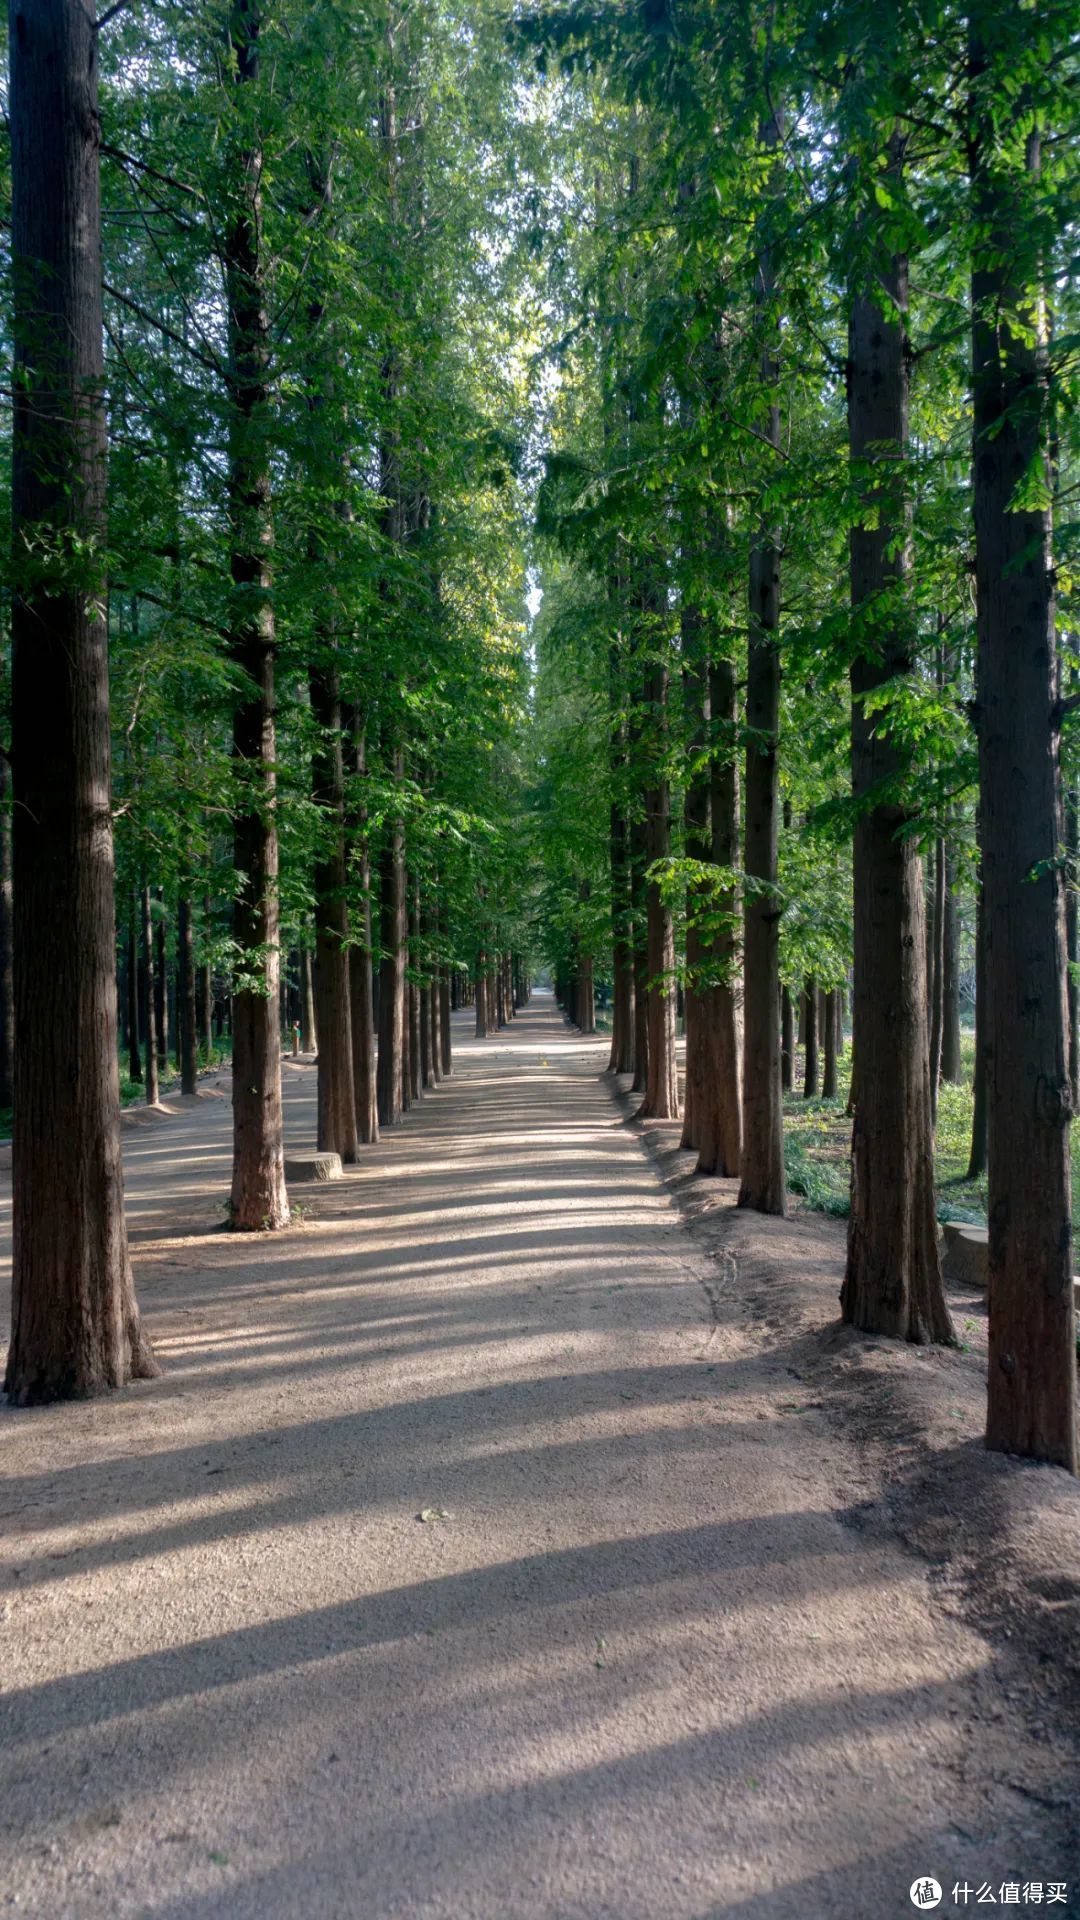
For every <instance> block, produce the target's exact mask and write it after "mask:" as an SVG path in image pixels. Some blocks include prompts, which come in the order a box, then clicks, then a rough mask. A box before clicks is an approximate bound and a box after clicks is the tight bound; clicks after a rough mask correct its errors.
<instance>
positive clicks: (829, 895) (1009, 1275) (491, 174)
mask: <svg viewBox="0 0 1080 1920" xmlns="http://www.w3.org/2000/svg"><path fill="white" fill-rule="evenodd" d="M1077 53H1078V47H1077V41H1076V32H1075V22H1074V20H1073V18H1072V10H1071V9H1070V8H1069V7H1067V6H1066V5H1065V4H1064V0H1048V4H1045V5H1042V6H1040V7H1039V8H1038V9H1035V8H1030V7H1027V6H1025V5H1008V6H1006V5H1004V4H1003V3H1002V0H969V3H968V5H967V6H966V7H960V6H958V5H953V4H952V3H951V0H925V3H924V4H920V3H919V0H900V3H899V4H897V5H895V6H892V7H889V8H881V7H873V6H870V5H869V4H868V3H867V0H821V3H820V4H817V5H814V4H810V0H789V3H788V4H780V0H762V3H761V4H758V0H738V4H735V3H734V0H685V3H683V0H643V4H641V5H640V6H631V7H615V6H613V5H606V4H600V5H589V4H581V5H577V4H574V0H567V3H566V4H558V5H554V4H552V5H548V6H543V5H537V6H524V5H523V6H521V7H519V8H518V9H517V10H507V9H505V8H498V7H495V6H492V5H489V4H478V5H475V6H472V7H469V8H462V9H460V10H458V9H456V8H455V6H454V5H451V4H447V0H415V4H410V5H407V6H406V5H399V4H397V0H389V4H387V0H379V4H377V5H375V6H371V7H364V8H361V7H359V6H358V5H357V4H356V0H320V4H318V5H312V4H310V0H309V3H308V4H306V5H305V4H301V3H300V0H197V3H196V4H195V5H194V6H192V7H188V8H184V9H181V8H180V7H178V6H176V5H174V4H172V0H131V4H129V5H126V6H121V7H120V8H111V9H105V10H104V11H103V12H102V14H101V16H100V18H99V19H98V21H97V22H96V23H95V22H94V21H93V19H92V18H91V17H90V15H89V14H88V12H87V11H86V10H85V9H84V8H83V6H82V5H81V4H79V0H12V3H11V11H10V33H9V91H8V127H9V135H10V149H9V151H10V183H9V184H10V203H11V205H10V222H9V227H10V236H11V237H10V249H9V254H8V258H7V262H6V270H7V278H8V286H9V302H8V312H9V345H10V361H11V365H12V381H11V394H12V409H11V413H10V434H11V458H10V473H11V515H12V544H11V574H10V583H9V584H10V605H11V647H10V654H11V672H10V681H9V686H8V689H7V692H8V695H9V697H8V699H7V701H6V702H5V707H6V711H5V716H4V719H5V726H6V728H7V735H6V738H5V740H4V742H3V745H4V748H5V751H4V755H3V759H2V761H0V776H2V785H3V791H2V792H0V800H2V802H3V806H4V813H3V830H2V832H0V1104H4V1103H5V1096H6V1095H7V1094H8V1092H9V1090H10V1103H11V1104H12V1105H13V1107H14V1136H13V1137H14V1190H15V1253H14V1293H13V1300H14V1305H13V1337H12V1344H11V1349H10V1354H9V1361H8V1371H7V1379H6V1387H7V1391H8V1394H9V1395H10V1397H11V1398H12V1399H13V1400H14V1401H16V1402H18V1403H20V1404H26V1403H31V1402H34V1401H40V1400H45V1399H50V1398H56V1397H63V1396H68V1395H79V1394H87V1393H93V1392H96V1391H100V1390H102V1389H103V1388H106V1387H109V1386H114V1385H117V1384H120V1383H121V1382H122V1381H124V1380H125V1379H128V1378H131V1377H134V1376H139V1375H143V1376H147V1375H152V1374H153V1373H154V1371H155V1370H156V1362H155V1360H154V1356H153V1354H152V1352H151V1350H150V1346H149V1344H148V1342H147V1339H146V1337H145V1334H144V1332H143V1331H142V1330H141V1328H140V1323H139V1316H138V1309H137V1305H136V1300H135V1291H134V1286H133V1282H132V1274H131V1267H130V1262H129V1259H128V1253H127V1246H126V1236H125V1229H124V1216H123V1190H122V1176H121V1166H120V1145H119V1142H120V1132H119V1112H120V1101H121V1071H122V1072H123V1077H124V1085H125V1091H126V1092H127V1093H128V1094H130V1093H131V1091H132V1090H133V1089H135V1088H138V1089H140V1090H141V1092H142V1094H143V1096H144V1097H145V1098H146V1099H147V1100H150V1101H154V1100H155V1099H156V1098H157V1097H158V1093H159V1090H160V1086H161V1075H162V1073H163V1072H165V1071H168V1072H171V1071H172V1066H171V1062H172V1060H173V1058H174V1056H175V1060H176V1065H177V1070H178V1072H179V1076H180V1086H181V1089H182V1091H184V1092H187V1093H190V1092H193V1091H194V1089H195V1084H196V1076H197V1073H198V1070H199V1067H200V1065H202V1064H205V1063H206V1062H207V1061H209V1060H210V1059H212V1058H214V1057H215V1056H218V1055H223V1054H225V1053H226V1052H228V1053H231V1060H232V1075H233V1113H234V1158H233V1177H232V1189H231V1196H230V1203H229V1224H230V1225H231V1227H232V1228H233V1229H235V1230H240V1231H252V1230H266V1231H274V1230H278V1229H281V1228H284V1227H285V1226H287V1224H288V1220H289V1197H288V1194H287V1192H286V1187H285V1179H284V1163H283V1151H282V1110H281V1048H282V1042H283V1034H284V1035H288V1033H289V1032H290V1030H291V1029H292V1027H293V1024H294V1022H295V1023H296V1024H298V1025H299V1027H300V1029H301V1035H302V1039H303V1042H304V1044H305V1045H306V1046H313V1045H315V1044H316V1042H317V1047H318V1144H319V1145H320V1147H323V1148H326V1149H329V1150H333V1151H337V1152H339V1153H340V1154H341V1156H342V1158H343V1160H345V1161H355V1160H356V1159H357V1157H358V1156H359V1155H361V1154H363V1152H364V1150H365V1148H367V1147H369V1146H370V1145H371V1144H372V1143H373V1142H374V1141H375V1140H376V1139H377V1137H378V1133H379V1130H380V1128H386V1127H390V1126H393V1125H395V1124H396V1123H397V1122H398V1121H399V1120H400V1119H401V1117H402V1114H403V1112H404V1111H405V1110H406V1109H407V1107H408V1106H410V1105H411V1104H413V1103H414V1102H416V1101H417V1100H419V1099H420V1098H421V1097H422V1094H423V1090H424V1088H425V1086H429V1085H431V1084H433V1083H434V1082H435V1081H437V1080H438V1079H439V1078H440V1077H441V1076H442V1075H443V1074H445V1073H446V1072H448V1071H449V1070H450V1066H451V1060H450V1050H449V1040H450V1023H449V1014H450V1009H451V1005H452V1004H460V1003H461V1002H462V1001H463V1000H468V1001H469V1003H470V1004H472V1005H474V1006H475V1024H476V1030H477V1032H478V1033H484V1032H485V1031H487V1029H488V1026H489V1025H490V1026H495V1025H497V1024H501V1023H502V1022H504V1021H505V1020H507V1019H509V1018H510V1017H512V1012H513V1008H514V1005H515V1004H520V1003H521V1001H522V1000H523V999H524V998H525V996H526V995H527V992H528V976H529V970H530V965H532V966H533V967H535V963H536V962H537V961H539V960H541V959H543V960H544V961H546V962H547V963H548V964H550V966H551V967H552V970H553V973H554V975H555V978H556V981H557V985H558V988H559V992H560V995H561V997H562V999H563V1002H564V1005H565V1006H566V1007H567V1010H568V1012H569V1014H570V1016H571V1018H572V1019H573V1020H574V1021H575V1023H576V1024H577V1025H579V1026H580V1027H581V1028H582V1029H583V1030H585V1031H590V1030H592V1029H593V1028H594V1025H595V1021H596V1009H597V998H598V994H601V995H602V997H603V998H604V999H605V1001H609V1002H610V1010H611V1024H612V1031H611V1053H610V1066H611V1068H612V1070H614V1071H620V1072H625V1073H628V1074H632V1075H633V1084H634V1086H635V1087H636V1089H637V1090H638V1091H639V1093H640V1095H641V1112H642V1113H643V1114H644V1115H649V1116H654V1117H656V1118H660V1119H676V1118H681V1121H682V1126H683V1143H684V1145H685V1146H687V1147H689V1148H692V1149H693V1150H694V1152H695V1153H696V1155H697V1163H698V1166H699V1169H700V1171H701V1172H702V1173H703V1174H706V1175H725V1176H729V1177H731V1178H733V1179H736V1180H737V1181H738V1197H739V1203H740V1205H742V1206H743V1207H746V1208H749V1209H754V1210H757V1211H761V1212H765V1213H772V1214H779V1213H783V1212H784V1210H785V1208H786V1205H787V1195H786V1183H785V1161H784V1135H783V1125H784V1122H783V1097H784V1093H785V1090H788V1089H789V1088H790V1084H791V1076H792V1073H793V1067H794V1060H795V1052H796V1033H797V1031H798V1032H799V1033H800V1034H801V1045H802V1058H803V1061H804V1071H805V1091H806V1092H808V1093H816V1092H817V1091H819V1090H820V1091H821V1092H822V1093H824V1094H825V1095H826V1096H831V1095H835V1094H836V1091H837V1084H838V1066H839V1057H840V1053H841V1048H842V1047H843V1046H845V1044H846V1042H845V1040H844V1032H845V1008H846V1007H849V1010H850V1046H851V1082H850V1101H849V1105H850V1112H851V1125H852V1142H851V1204H850V1215H849V1225H848V1247H847V1267H846V1274H845V1278H844V1284H843V1291H842V1295H841V1311H842V1314H843V1317H844V1318H845V1320H847V1321H848V1322H850V1323H851V1324H853V1325H854V1326H855V1327H857V1328H860V1329H863V1330H865V1331H868V1332H871V1333H876V1334H886V1335H891V1336H895V1337H899V1338H901V1339H906V1340H911V1341H916V1342H927V1341H943V1342H948V1341H950V1340H951V1339H952V1338H953V1333H952V1327H951V1323H950V1318H949V1313H948V1309H947V1305H946V1301H945V1294H944V1288H943V1283H942V1273H941V1259H940V1252H939V1245H938V1226H937V1199H936V1195H935V1184H934V1128H935V1115H936V1111H937V1101H938V1095H939V1088H940V1086H941V1084H942V1083H943V1082H949V1081H955V1080H957V1079H958V1078H959V1077H960V1075H961V1072H962V1070H963V1069H962V1060H961V1032H960V1005H961V970H962V964H963V963H965V961H966V956H968V955H970V956H971V958H972V967H971V969H970V970H971V971H972V972H973V974H976V975H977V992H976V993H975V994H974V996H973V997H974V1011H975V1022H976V1034H975V1063H974V1072H975V1102H974V1119H973V1125H972V1139H971V1161H972V1168H973V1170H974V1171H975V1172H978V1171H980V1170H981V1169H982V1168H983V1167H984V1166H985V1169H986V1176H987V1182H988V1199H989V1204H988V1220H989V1228H990V1246H989V1311H990V1363H989V1376H988V1416H987V1440H988V1444H990V1445H991V1446H994V1447H997V1448H999V1449H1002V1450H1005V1451H1009V1452H1016V1453H1021V1454H1027V1455H1031V1456H1034V1457H1036V1458H1040V1459H1046V1460H1050V1461H1054V1462H1057V1463H1059V1464H1061V1465H1063V1466H1065V1467H1067V1468H1069V1469H1070V1470H1071V1471H1074V1472H1075V1471H1076V1470H1077V1466H1078V1461H1077V1406H1076V1325H1075V1314H1074V1307H1073V1281H1072V1260H1073V1255H1072V1233H1071V1220H1070V1213H1071V1189H1070V1162H1069V1121H1070V1116H1071V1112H1072V1108H1073V1104H1074V1100H1075V1098H1076V1096H1077V1080H1078V1073H1080V1059H1078V1051H1080V1050H1078V1044H1077V992H1076V984H1075V978H1074V974H1073V972H1072V971H1071V970H1070V963H1071V965H1072V966H1074V967H1075V964H1076V962H1077V958H1078V955H1077V915H1076V907H1075V884H1076V875H1075V865H1076V841H1077V818H1078V806H1077V779H1078V775H1080V768H1078V767H1077V751H1076V745H1075V741H1074V739H1073V738H1072V729H1073V727H1074V725H1075V722H1074V721H1073V719H1072V715H1073V714H1074V713H1075V711H1076V709H1077V708H1078V707H1080V681H1078V679H1077V674H1076V664H1075V662H1076V642H1075V609H1074V588H1073V582H1072V567H1073V557H1074V551H1075V547H1076V531H1077V522H1076V519H1075V517H1074V512H1073V503H1074V502H1075V498H1076V488H1077V484H1078V480H1077V473H1078V461H1077V453H1078V447H1077V425H1076V413H1075V406H1074V401H1075V398H1076V387H1077V381H1076V375H1077V356H1078V344H1080V329H1078V326H1077V319H1078V315H1077V300H1076V284H1075V263H1074V257H1073V256H1074V254H1075V238H1076V230H1077V229H1076V214H1077V205H1076V158H1077V128H1076V113H1075V107H1074V106H1073V104H1072V100H1073V96H1074V94H1075V89H1076V82H1077V77H1078V75H1077V66H1078V60H1077ZM527 602H528V604H529V605H530V606H531V607H532V609H533V617H532V619H531V622H530V621H529V620H527V618H526V604H527ZM680 1017H681V1019H682V1021H683V1023H684V1030H685V1043H686V1054H685V1074H684V1075H682V1074H680V1072H679V1069H678V1064H677V1053H676V1045H677V1037H678V1026H679V1020H680Z"/></svg>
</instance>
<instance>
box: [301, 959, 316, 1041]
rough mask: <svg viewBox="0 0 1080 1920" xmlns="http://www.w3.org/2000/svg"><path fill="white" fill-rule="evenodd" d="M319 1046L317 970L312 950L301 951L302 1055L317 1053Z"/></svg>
mask: <svg viewBox="0 0 1080 1920" xmlns="http://www.w3.org/2000/svg"><path fill="white" fill-rule="evenodd" d="M318 1045H319V1029H318V1026H317V1024H316V1020H315V968H314V966H313V964H312V959H311V948H310V947H302V948H301V950H300V1050H301V1052H302V1053H315V1052H316V1051H317V1050H318Z"/></svg>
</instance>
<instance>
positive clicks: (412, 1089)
mask: <svg viewBox="0 0 1080 1920" xmlns="http://www.w3.org/2000/svg"><path fill="white" fill-rule="evenodd" d="M408 902H409V908H408V911H409V964H410V973H411V976H412V977H411V978H410V980H409V1097H410V1099H411V1100H412V1102H413V1104H414V1105H415V1103H416V1102H417V1101H418V1100H419V1099H420V1098H421V1096H422V1094H423V1090H424V1078H423V1062H422V1057H421V1056H422V1042H421V1036H420V987H419V983H418V980H417V974H418V973H419V970H420V894H419V888H418V885H417V883H416V882H415V881H411V882H409V883H408Z"/></svg>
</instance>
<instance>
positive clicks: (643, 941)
mask: <svg viewBox="0 0 1080 1920" xmlns="http://www.w3.org/2000/svg"><path fill="white" fill-rule="evenodd" d="M648 864H649V856H648V850H647V844H646V834H645V822H644V820H637V819H635V820H633V821H632V822H631V825H630V886H631V900H632V908H633V919H632V923H631V933H632V939H633V965H634V1064H633V1068H632V1072H633V1075H634V1079H633V1084H632V1086H631V1092H633V1093H644V1091H645V1088H646V1085H647V1083H648V1077H649V956H648V946H647V921H646V911H645V895H646V888H645V869H646V867H647V866H648Z"/></svg>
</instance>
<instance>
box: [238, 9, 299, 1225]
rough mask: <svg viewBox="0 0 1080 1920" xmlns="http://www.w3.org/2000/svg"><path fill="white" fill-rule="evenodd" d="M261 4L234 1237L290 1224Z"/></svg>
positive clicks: (243, 224)
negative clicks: (281, 1006) (281, 1009)
mask: <svg viewBox="0 0 1080 1920" xmlns="http://www.w3.org/2000/svg"><path fill="white" fill-rule="evenodd" d="M261 28H262V13H261V7H260V4H259V0H233V5H232V8H231V11H230V15H229V53H230V59H231V62H232V75H233V101H232V110H233V116H234V126H233V142H234V145H233V169H234V172H233V178H232V181H231V186H232V204H231V206H230V207H229V209H228V216H227V220H226V223H225V233H224V266H225V280H226V300H227V307H228V334H229V402H230V412H229V517H230V536H231V549H232V551H231V555H230V572H231V576H232V582H233V587H234V589H235V598H234V606H233V615H232V632H231V640H230V646H231V652H232V657H233V660H234V662H235V664H236V667H237V669H238V672H239V676H240V692H239V694H238V696H237V700H236V706H235V711H234V714H233V755H234V764H235V770H236V779H237V787H238V795H237V804H236V813H235V829H234V830H235V860H236V870H237V874H238V875H239V877H240V878H239V884H238V887H237V892H236V896H235V904H234V911H233V937H234V940H235V942H236V948H237V954H238V966H239V976H238V978H237V980H236V983H235V985H234V989H233V1009H232V1025H233V1174H232V1193H231V1211H230V1220H231V1224H232V1226H233V1227H234V1228H237V1229H240V1230H247V1231H250V1230H255V1229H259V1228H278V1227H284V1226H287V1224H288V1220H289V1202H288V1196H287V1194H286V1191H285V1161H284V1147H283V1132H282V1113H281V1039H280V1033H279V1029H278V986H279V976H280V966H281V953H280V945H279V931H278V924H279V923H278V840H277V827H276V822H275V787H276V744H275V735H274V645H275V633H274V609H273V602H272V600H271V597H270V585H271V563H270V553H271V547H272V542H273V526H272V519H271V479H270V455H271V442H270V431H271V418H270V396H269V392H268V375H269V363H270V341H269V334H268V316H267V309H266V296H265V289H264V262H263V256H262V169H263V155H262V151H261V147H260V143H259V134H258V129H257V124H256V115H257V104H256V102H255V101H254V100H253V98H252V95H253V94H254V93H255V92H256V89H257V83H258V78H259V36H260V32H261Z"/></svg>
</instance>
